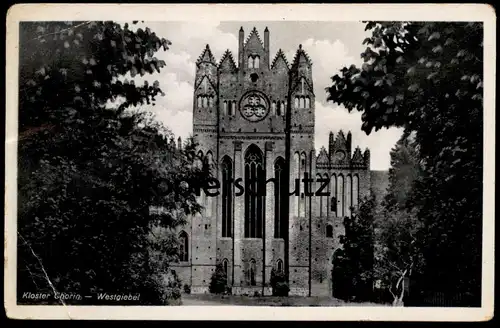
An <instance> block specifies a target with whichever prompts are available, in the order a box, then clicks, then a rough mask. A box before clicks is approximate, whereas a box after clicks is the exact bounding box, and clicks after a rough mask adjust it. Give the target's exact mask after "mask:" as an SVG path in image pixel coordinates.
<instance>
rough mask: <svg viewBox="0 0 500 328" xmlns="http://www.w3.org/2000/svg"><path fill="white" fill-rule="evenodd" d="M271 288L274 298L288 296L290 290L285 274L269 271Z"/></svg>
mask: <svg viewBox="0 0 500 328" xmlns="http://www.w3.org/2000/svg"><path fill="white" fill-rule="evenodd" d="M271 287H272V288H273V295H274V296H288V292H289V291H290V288H289V287H288V283H287V281H286V276H285V273H284V272H282V271H276V270H275V269H272V270H271Z"/></svg>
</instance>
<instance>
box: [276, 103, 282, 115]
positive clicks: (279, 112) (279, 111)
mask: <svg viewBox="0 0 500 328" xmlns="http://www.w3.org/2000/svg"><path fill="white" fill-rule="evenodd" d="M282 110H283V109H282V108H281V101H278V107H277V108H276V115H277V116H281V115H282V114H281V112H282Z"/></svg>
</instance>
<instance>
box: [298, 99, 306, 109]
mask: <svg viewBox="0 0 500 328" xmlns="http://www.w3.org/2000/svg"><path fill="white" fill-rule="evenodd" d="M299 100H300V105H299V108H305V107H306V105H305V98H304V97H300V99H299Z"/></svg>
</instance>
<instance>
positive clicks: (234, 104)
mask: <svg viewBox="0 0 500 328" xmlns="http://www.w3.org/2000/svg"><path fill="white" fill-rule="evenodd" d="M234 115H236V101H234V100H233V106H232V109H231V116H234Z"/></svg>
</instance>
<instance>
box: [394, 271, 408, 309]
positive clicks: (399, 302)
mask: <svg viewBox="0 0 500 328" xmlns="http://www.w3.org/2000/svg"><path fill="white" fill-rule="evenodd" d="M407 271H408V270H405V271H403V273H402V274H401V276H400V277H399V279H398V282H397V283H396V292H397V290H398V288H399V285H401V292H400V294H399V296H398V295H397V294H394V293H393V292H392V290H390V292H391V294H392V296H393V297H394V300H393V301H392V306H397V307H401V306H404V302H403V297H404V295H405V281H404V278H405V276H406V272H407Z"/></svg>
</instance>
